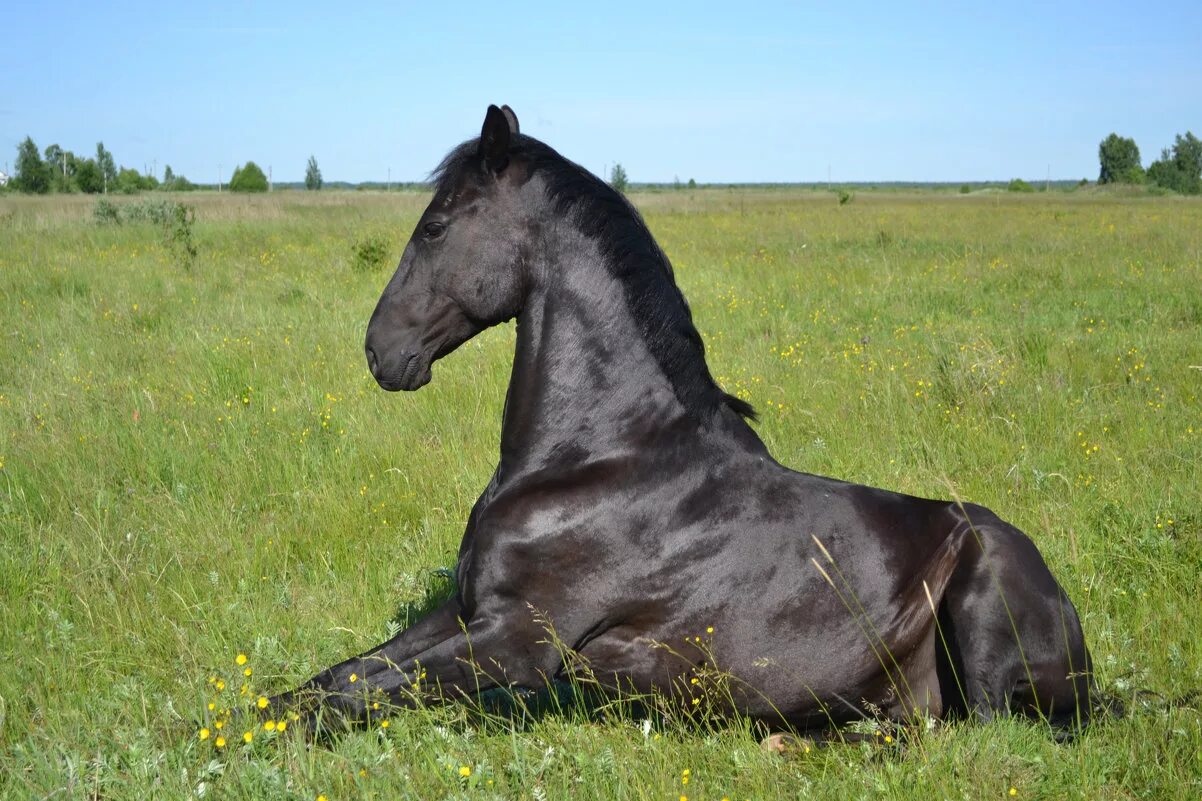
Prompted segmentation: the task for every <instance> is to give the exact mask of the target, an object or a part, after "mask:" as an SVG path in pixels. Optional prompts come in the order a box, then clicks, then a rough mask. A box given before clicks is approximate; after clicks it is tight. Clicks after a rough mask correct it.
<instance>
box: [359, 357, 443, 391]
mask: <svg viewBox="0 0 1202 801" xmlns="http://www.w3.org/2000/svg"><path fill="white" fill-rule="evenodd" d="M364 350H365V352H366V355H367V367H368V369H369V370H371V374H372V376H373V377H374V378H375V379H376V383H377V384H379V385H380V387H381V388H383V389H386V390H388V391H389V392H396V391H397V390H402V389H403V390H407V391H413V390H415V389H419V388H421V387H423V386H425V385H426V383H427V382H428V381H429V380H430V369H429V366H428V364H427V362H426V359H425V358H423V357H422V354H420V353H414V352H412V351H402V352H400V353H396V354H385V355H384V356H383V357H381V356H380V355H379V354H377V353H376V351H375V349H373V348H372V347H371V346H370V345H368V346H367V347H365V348H364Z"/></svg>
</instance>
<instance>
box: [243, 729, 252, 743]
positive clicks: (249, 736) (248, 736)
mask: <svg viewBox="0 0 1202 801" xmlns="http://www.w3.org/2000/svg"><path fill="white" fill-rule="evenodd" d="M253 739H255V735H254V732H249V731H245V732H242V741H243V742H247V743H249V742H250V741H251V740H253Z"/></svg>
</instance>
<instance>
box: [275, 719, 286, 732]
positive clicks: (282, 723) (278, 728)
mask: <svg viewBox="0 0 1202 801" xmlns="http://www.w3.org/2000/svg"><path fill="white" fill-rule="evenodd" d="M286 728H288V721H286V720H281V721H280V722H279V723H277V724H275V730H276V731H283V730H284V729H286Z"/></svg>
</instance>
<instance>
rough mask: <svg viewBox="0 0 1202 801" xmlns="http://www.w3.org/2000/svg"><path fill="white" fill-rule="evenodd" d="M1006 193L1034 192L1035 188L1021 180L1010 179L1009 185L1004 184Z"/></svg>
mask: <svg viewBox="0 0 1202 801" xmlns="http://www.w3.org/2000/svg"><path fill="white" fill-rule="evenodd" d="M1006 191H1007V192H1034V191H1035V187H1033V186H1031V185H1030V184H1029V183H1027V182H1026V181H1024V180H1023V179H1022V178H1012V179H1010V183H1008V184H1006Z"/></svg>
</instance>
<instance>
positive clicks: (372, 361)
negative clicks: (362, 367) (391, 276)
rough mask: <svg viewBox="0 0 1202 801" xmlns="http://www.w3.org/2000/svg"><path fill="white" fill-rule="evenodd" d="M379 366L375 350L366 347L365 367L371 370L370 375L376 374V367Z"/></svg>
mask: <svg viewBox="0 0 1202 801" xmlns="http://www.w3.org/2000/svg"><path fill="white" fill-rule="evenodd" d="M379 366H380V362H379V360H378V359H376V352H375V351H374V350H372V349H371V348H367V369H368V370H371V374H372V375H376V368H377V367H379Z"/></svg>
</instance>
